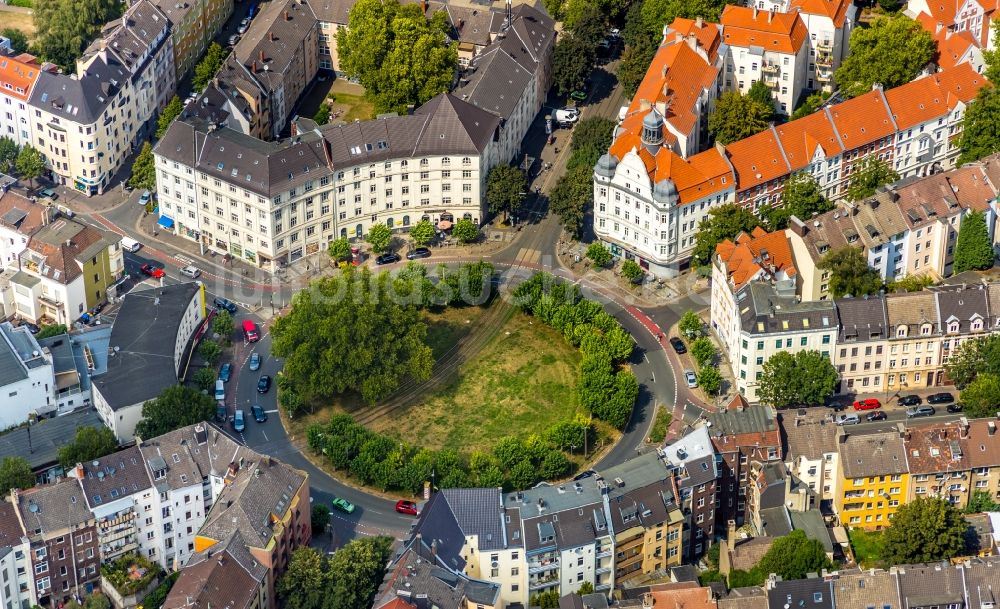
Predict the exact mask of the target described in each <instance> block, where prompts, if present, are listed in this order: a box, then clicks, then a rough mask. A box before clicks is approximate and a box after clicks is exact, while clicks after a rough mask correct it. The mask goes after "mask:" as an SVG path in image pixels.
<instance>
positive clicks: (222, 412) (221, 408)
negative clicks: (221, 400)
mask: <svg viewBox="0 0 1000 609" xmlns="http://www.w3.org/2000/svg"><path fill="white" fill-rule="evenodd" d="M215 418H216V420H217V421H219V422H220V423H225V422H226V405H225V404H219V405H217V406H216V407H215Z"/></svg>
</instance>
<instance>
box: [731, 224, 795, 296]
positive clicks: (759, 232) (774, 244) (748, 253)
mask: <svg viewBox="0 0 1000 609" xmlns="http://www.w3.org/2000/svg"><path fill="white" fill-rule="evenodd" d="M715 252H716V255H717V256H718V259H719V261H720V262H721V263H723V264H724V265H725V269H726V274H727V275H728V279H729V281H730V282H731V283H732V286H733V289H734V290H739V289H740V288H742V287H743V286H744V285H746V283H747V282H748V281H750V280H751V279H755V278H757V277H758V276H759V274H760V273H762V272H763V273H764V274H765V275H770V276H771V277H773V276H775V275H776V274H777V273H780V272H784V273H785V274H786V275H787V276H788V277H794V276H795V275H796V274H797V271H796V270H795V261H794V259H793V258H792V248H791V246H789V244H788V237H786V236H785V231H782V230H779V231H774V232H772V233H769V232H767V231H765V230H764V229H763V228H760V227H759V226H758V227H757V228H755V229H754V230H753V232H752V233H751V234H747V233H740V234H739V235H737V237H736V243H733V242H732V241H730V240H729V239H726V240H725V241H723V242H722V243H720V244H719V245H717V246H716V248H715Z"/></svg>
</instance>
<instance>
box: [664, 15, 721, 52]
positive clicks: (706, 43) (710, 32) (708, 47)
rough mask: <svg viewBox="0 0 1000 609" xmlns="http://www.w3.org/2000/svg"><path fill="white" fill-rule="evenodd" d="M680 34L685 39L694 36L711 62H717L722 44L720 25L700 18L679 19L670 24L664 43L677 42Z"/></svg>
mask: <svg viewBox="0 0 1000 609" xmlns="http://www.w3.org/2000/svg"><path fill="white" fill-rule="evenodd" d="M678 34H680V35H681V36H683V37H684V38H687V37H688V36H691V35H692V34H693V35H694V37H695V38H696V39H697V40H698V46H700V47H701V48H702V49H704V50H705V52H706V53H708V57H709V59H710V60H713V61H714V60H715V55H716V52H717V51H718V50H719V45H720V44H722V28H721V27H720V26H719V24H718V23H709V22H707V21H704V20H702V19H701V18H700V17H699V18H698V19H684V18H683V17H677V18H676V19H674V22H673V23H671V24H670V27H668V28H667V35H666V36H664V41H665V42H669V41H670V40H676V36H677V35H678Z"/></svg>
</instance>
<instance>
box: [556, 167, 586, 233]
mask: <svg viewBox="0 0 1000 609" xmlns="http://www.w3.org/2000/svg"><path fill="white" fill-rule="evenodd" d="M593 171H594V170H593V168H592V167H587V166H585V165H578V166H577V167H576V168H574V169H573V170H571V171H568V172H566V173H565V174H563V175H562V177H560V178H559V180H558V181H557V182H556V185H555V187H554V188H553V189H552V192H551V193H550V194H549V210H550V211H552V213H554V214H555V215H557V216H558V217H559V222H560V223H561V224H562V226H563V228H564V229H566V232H568V233H569V234H570V235H572V236H573V237H574V238H578V237H579V236H580V231H581V230H582V229H583V218H584V216H585V215H586V212H587V209H589V208H591V207H592V206H593V205H594V185H593V184H594V183H593Z"/></svg>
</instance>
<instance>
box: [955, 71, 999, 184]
mask: <svg viewBox="0 0 1000 609" xmlns="http://www.w3.org/2000/svg"><path fill="white" fill-rule="evenodd" d="M962 125H963V129H962V135H961V137H959V140H958V148H959V149H960V150H961V151H962V153H961V154H960V155H959V156H958V160H957V161H956V163H957V164H959V165H961V164H964V163H969V162H971V161H978V160H979V159H981V158H983V157H985V156H989V155H991V154H993V153H994V152H997V151H1000V89H997V88H996V87H995V86H989V87H983V88H982V89H980V90H979V93H978V94H977V95H976V99H975V101H973V102H972V103H971V104H970V105H969V107H968V108H967V109H966V110H965V117H964V118H963V119H962Z"/></svg>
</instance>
